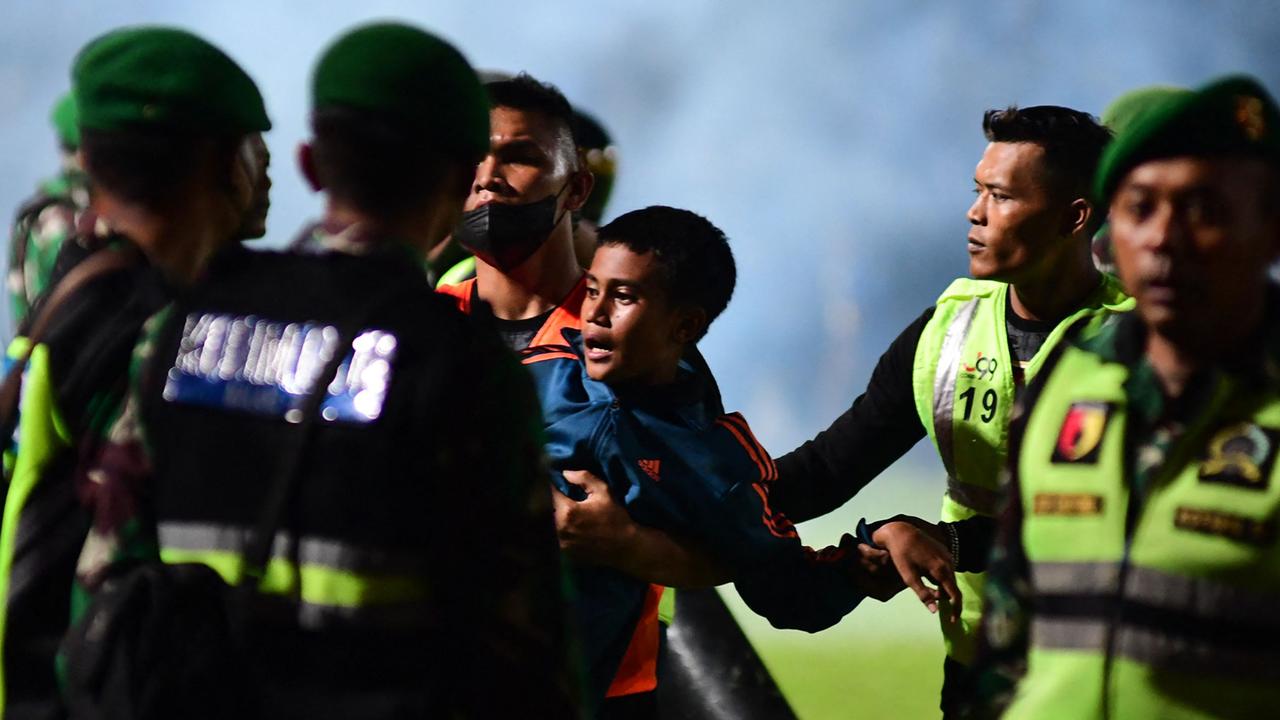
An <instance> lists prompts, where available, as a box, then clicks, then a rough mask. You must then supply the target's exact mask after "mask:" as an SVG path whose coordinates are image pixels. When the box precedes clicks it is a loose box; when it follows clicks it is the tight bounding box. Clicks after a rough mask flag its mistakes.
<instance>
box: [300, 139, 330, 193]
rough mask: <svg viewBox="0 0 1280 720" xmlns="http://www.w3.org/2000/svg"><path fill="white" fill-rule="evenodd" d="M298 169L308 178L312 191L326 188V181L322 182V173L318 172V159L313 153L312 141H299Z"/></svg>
mask: <svg viewBox="0 0 1280 720" xmlns="http://www.w3.org/2000/svg"><path fill="white" fill-rule="evenodd" d="M298 170H299V171H301V172H302V177H303V178H304V179H306V181H307V185H309V186H310V187H311V191H312V192H320V191H321V190H324V183H322V182H320V174H319V173H317V172H316V160H315V156H314V155H313V154H312V149H311V143H305V142H304V143H298Z"/></svg>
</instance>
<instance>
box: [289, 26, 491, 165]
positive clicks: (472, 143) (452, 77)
mask: <svg viewBox="0 0 1280 720" xmlns="http://www.w3.org/2000/svg"><path fill="white" fill-rule="evenodd" d="M311 89H312V99H311V107H312V109H313V110H319V109H322V108H326V107H346V108H353V109H356V110H360V111H363V112H368V113H370V114H371V115H374V116H377V117H380V118H384V119H386V120H389V121H392V122H395V123H396V124H398V125H401V126H403V127H407V128H409V129H411V130H413V131H415V132H417V133H419V135H420V137H422V138H423V140H424V141H425V142H426V143H428V144H433V143H434V144H438V145H439V146H440V147H441V149H442V150H445V151H447V152H450V153H451V154H455V155H458V156H460V157H462V158H465V159H468V160H477V159H479V158H481V157H483V156H484V154H485V153H487V152H488V151H489V101H488V98H487V96H486V95H485V92H484V88H483V87H482V86H481V84H480V80H479V79H478V78H477V77H476V72H475V70H473V69H472V68H471V65H470V64H469V63H468V62H467V60H466V58H464V57H463V56H462V54H461V53H460V52H458V50H457V49H456V48H454V47H453V46H452V45H450V44H449V43H448V42H446V41H444V40H442V39H441V38H439V37H436V36H435V35H432V34H430V33H427V32H424V31H422V30H419V29H418V28H415V27H411V26H408V25H402V24H399V23H377V24H373V25H365V26H362V27H358V28H356V29H354V30H351V31H350V32H348V33H346V34H345V35H343V36H341V37H340V38H338V39H337V40H336V41H334V43H333V44H332V45H330V46H329V48H328V49H327V50H325V51H324V53H323V54H322V55H321V56H320V61H319V63H317V64H316V69H315V74H314V75H313V77H312V88H311Z"/></svg>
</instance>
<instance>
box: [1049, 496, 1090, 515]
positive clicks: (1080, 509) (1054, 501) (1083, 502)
mask: <svg viewBox="0 0 1280 720" xmlns="http://www.w3.org/2000/svg"><path fill="white" fill-rule="evenodd" d="M1032 512H1034V513H1035V514H1036V515H1098V514H1100V513H1101V512H1102V496H1101V495H1091V494H1089V493H1036V496H1035V499H1034V500H1033V501H1032Z"/></svg>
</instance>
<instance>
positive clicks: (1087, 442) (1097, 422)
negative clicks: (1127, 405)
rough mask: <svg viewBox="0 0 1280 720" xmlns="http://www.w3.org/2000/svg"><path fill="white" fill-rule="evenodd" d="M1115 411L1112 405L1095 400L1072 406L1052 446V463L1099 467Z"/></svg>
mask: <svg viewBox="0 0 1280 720" xmlns="http://www.w3.org/2000/svg"><path fill="white" fill-rule="evenodd" d="M1113 408H1114V405H1113V404H1112V403H1108V402H1100V401H1095V400H1087V401H1083V402H1074V403H1071V407H1070V408H1068V409H1067V416H1066V417H1065V418H1063V420H1062V428H1061V429H1059V430H1058V441H1057V442H1055V443H1054V444H1053V457H1052V458H1051V462H1053V463H1055V464H1061V463H1082V464H1088V465H1096V464H1097V463H1098V448H1099V447H1100V446H1101V445H1102V436H1103V435H1104V434H1105V433H1106V431H1107V422H1108V420H1110V418H1111V411H1112V409H1113Z"/></svg>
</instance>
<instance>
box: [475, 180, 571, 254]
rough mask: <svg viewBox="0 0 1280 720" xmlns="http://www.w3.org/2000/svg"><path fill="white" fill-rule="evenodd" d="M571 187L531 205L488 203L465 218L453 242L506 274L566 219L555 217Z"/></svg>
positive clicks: (533, 251) (566, 184) (567, 185)
mask: <svg viewBox="0 0 1280 720" xmlns="http://www.w3.org/2000/svg"><path fill="white" fill-rule="evenodd" d="M568 187H569V184H568V183H565V186H564V187H563V188H561V189H560V192H558V193H556V194H555V195H548V196H547V197H545V198H543V199H541V200H538V201H536V202H531V203H523V204H520V205H511V204H507V203H496V202H495V203H489V204H488V205H482V206H480V207H478V208H476V209H475V210H470V211H468V212H465V213H463V214H462V220H461V221H460V222H459V223H458V226H457V227H455V228H454V229H453V239H454V240H456V241H458V243H459V244H460V245H462V247H464V248H466V249H468V250H470V251H471V252H472V253H473V254H475V256H476V257H478V258H480V259H481V260H483V261H485V262H486V263H488V264H490V265H492V266H494V267H496V268H498V269H499V270H501V271H503V272H507V271H508V270H511V269H512V268H515V267H518V266H519V265H520V264H521V263H523V262H524V261H525V260H528V259H529V257H530V256H531V255H533V254H534V253H535V252H537V251H538V248H540V247H542V245H543V243H545V242H546V241H547V238H548V237H550V236H551V231H552V230H554V229H555V227H556V225H558V224H559V223H560V220H562V219H563V218H564V214H563V213H561V216H560V217H558V218H557V217H556V200H558V199H559V198H560V195H561V193H563V192H564V191H565V190H566V189H567V188H568Z"/></svg>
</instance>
